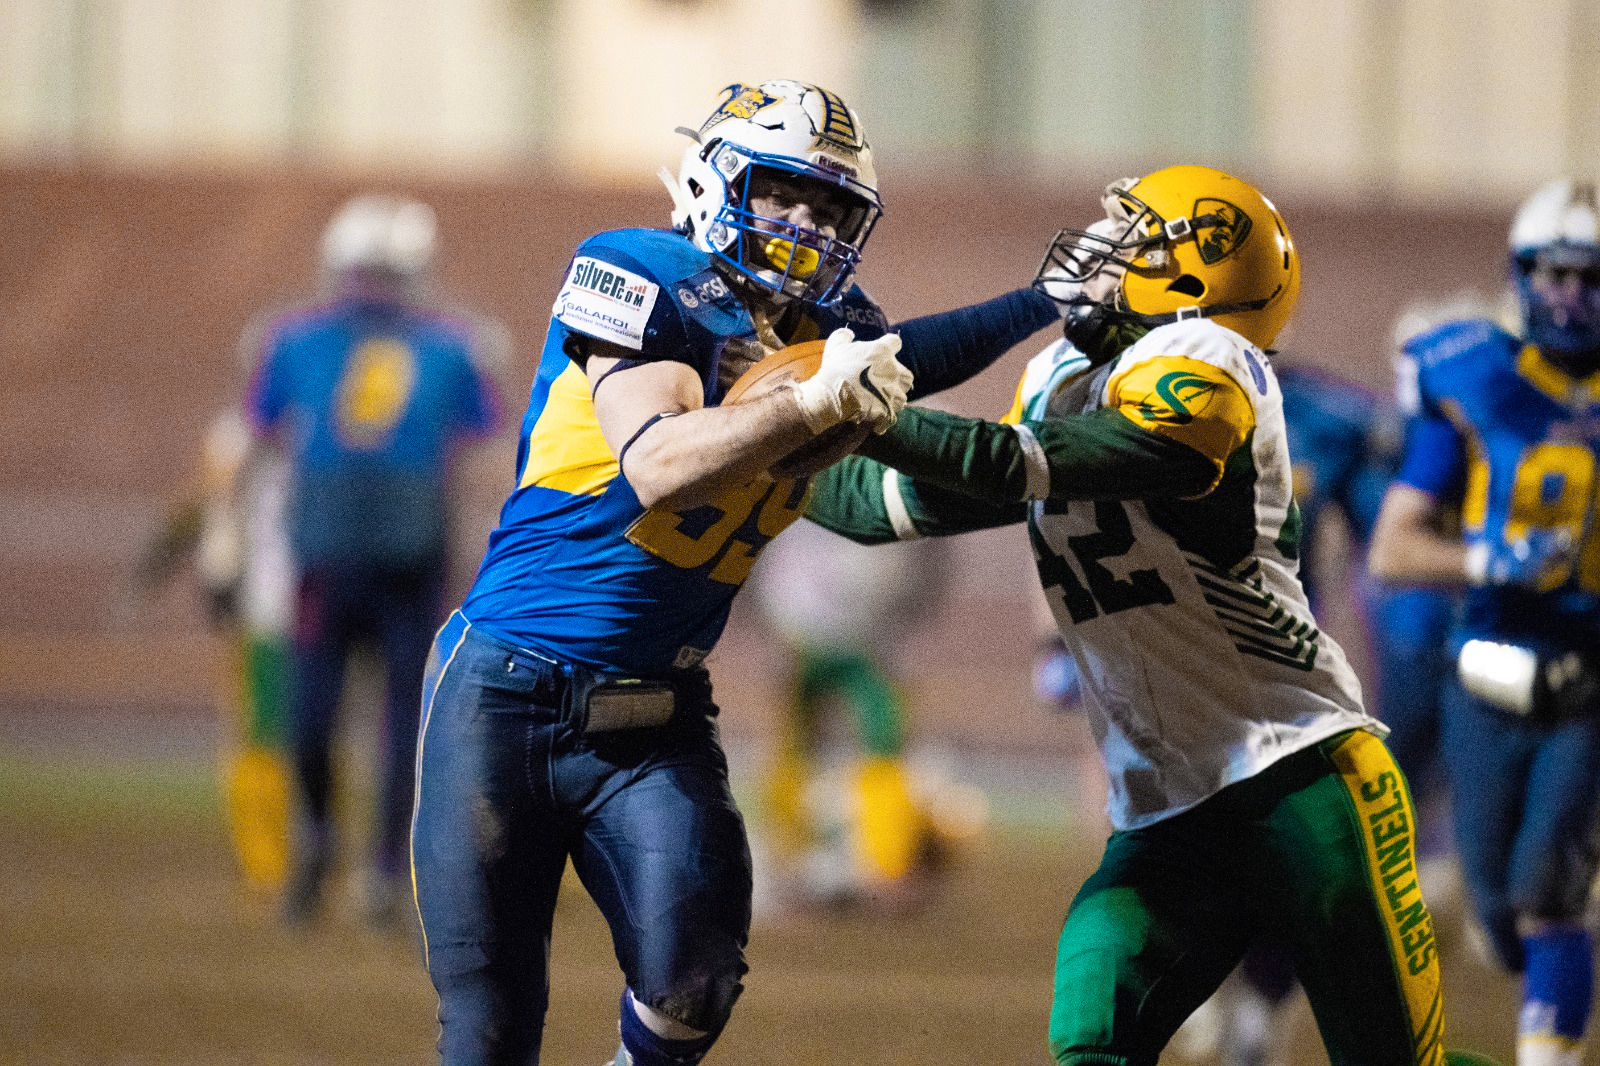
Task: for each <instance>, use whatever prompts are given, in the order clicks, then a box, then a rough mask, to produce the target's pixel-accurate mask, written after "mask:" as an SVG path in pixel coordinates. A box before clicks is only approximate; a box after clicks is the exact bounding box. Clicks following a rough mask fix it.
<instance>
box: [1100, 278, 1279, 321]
mask: <svg viewBox="0 0 1600 1066" xmlns="http://www.w3.org/2000/svg"><path fill="white" fill-rule="evenodd" d="M1282 291H1283V286H1281V285H1280V286H1278V288H1276V289H1274V290H1273V291H1272V295H1271V296H1264V297H1262V298H1261V299H1259V300H1239V301H1236V302H1234V303H1230V304H1211V305H1210V306H1209V307H1201V306H1199V305H1198V304H1197V305H1195V306H1194V307H1180V308H1178V309H1177V310H1176V311H1167V312H1164V313H1162V314H1159V315H1141V314H1139V313H1138V312H1136V311H1124V312H1119V313H1121V314H1126V315H1128V316H1129V317H1131V318H1134V319H1137V320H1138V321H1139V323H1140V324H1141V325H1144V326H1147V327H1149V328H1150V329H1155V328H1156V327H1157V326H1165V325H1168V324H1169V323H1172V322H1189V321H1191V320H1193V319H1196V318H1216V317H1217V316H1218V315H1231V314H1234V313H1236V312H1239V311H1259V310H1261V309H1262V308H1264V307H1266V306H1267V305H1268V304H1270V303H1271V302H1272V301H1273V299H1274V298H1276V297H1277V295H1278V293H1280V292H1282Z"/></svg>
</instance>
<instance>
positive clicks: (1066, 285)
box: [1033, 218, 1127, 315]
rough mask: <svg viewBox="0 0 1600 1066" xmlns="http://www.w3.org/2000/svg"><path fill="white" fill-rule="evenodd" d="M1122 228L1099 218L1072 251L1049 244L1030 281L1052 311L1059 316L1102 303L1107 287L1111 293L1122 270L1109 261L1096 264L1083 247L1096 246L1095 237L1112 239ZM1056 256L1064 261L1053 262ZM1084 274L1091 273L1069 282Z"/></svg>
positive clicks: (1115, 223) (1121, 225) (1108, 220)
mask: <svg viewBox="0 0 1600 1066" xmlns="http://www.w3.org/2000/svg"><path fill="white" fill-rule="evenodd" d="M1126 228H1127V226H1126V224H1125V223H1121V222H1118V221H1117V220H1116V219H1110V218H1102V219H1101V220H1100V221H1098V222H1096V223H1094V224H1093V225H1091V226H1090V227H1089V229H1088V230H1087V233H1088V234H1089V235H1090V236H1088V237H1083V238H1080V239H1079V243H1078V246H1077V247H1076V248H1073V249H1070V250H1069V249H1064V248H1062V249H1058V248H1057V247H1056V246H1055V245H1054V244H1052V245H1051V249H1050V254H1049V255H1047V256H1046V257H1045V264H1044V266H1042V267H1040V268H1039V275H1038V277H1036V278H1034V280H1033V287H1034V288H1035V289H1037V290H1039V291H1040V292H1042V293H1044V294H1045V295H1046V296H1048V297H1050V299H1052V300H1054V301H1055V303H1056V310H1057V311H1059V312H1060V313H1061V314H1063V315H1066V314H1067V313H1068V312H1069V311H1071V310H1072V309H1073V308H1075V307H1080V306H1083V305H1086V304H1094V303H1097V302H1100V301H1102V300H1103V299H1104V298H1105V296H1106V294H1107V292H1106V290H1108V288H1109V289H1112V290H1114V289H1115V287H1116V286H1115V283H1117V282H1120V281H1121V280H1122V275H1123V274H1124V273H1126V271H1125V269H1124V268H1123V267H1121V266H1119V265H1117V264H1116V263H1112V262H1105V263H1100V264H1097V263H1096V262H1095V257H1094V256H1092V255H1090V254H1087V253H1086V252H1085V245H1086V244H1096V245H1097V244H1098V243H1099V242H1098V241H1095V240H1094V239H1093V238H1096V237H1099V238H1104V239H1105V240H1106V241H1107V242H1109V241H1113V240H1116V239H1117V237H1118V236H1119V234H1120V233H1121V232H1122V231H1123V230H1124V229H1126ZM1057 254H1061V255H1063V256H1064V257H1065V262H1061V261H1060V260H1056V259H1055V256H1056V255H1057ZM1096 267H1098V272H1096ZM1085 274H1091V275H1093V277H1091V278H1090V279H1088V280H1073V279H1074V278H1077V279H1083V276H1084V275H1085ZM1102 277H1103V278H1104V280H1100V281H1099V282H1098V283H1095V280H1096V279H1097V278H1102ZM1091 289H1092V291H1091Z"/></svg>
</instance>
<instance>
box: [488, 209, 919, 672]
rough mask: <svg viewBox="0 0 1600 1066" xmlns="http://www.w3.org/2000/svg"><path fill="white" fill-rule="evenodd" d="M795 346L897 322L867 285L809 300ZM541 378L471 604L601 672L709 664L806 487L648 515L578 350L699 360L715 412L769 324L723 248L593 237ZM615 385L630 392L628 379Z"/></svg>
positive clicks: (512, 632) (754, 490)
mask: <svg viewBox="0 0 1600 1066" xmlns="http://www.w3.org/2000/svg"><path fill="white" fill-rule="evenodd" d="M805 312H806V314H805V315H804V316H803V317H802V318H801V320H800V321H799V322H798V323H796V324H795V326H794V328H793V329H792V330H791V336H789V337H788V338H786V340H787V341H788V342H789V343H798V342H800V341H804V340H809V339H813V338H816V337H823V336H827V335H828V334H829V333H831V332H832V331H833V330H834V329H836V328H838V327H840V326H846V325H848V326H849V327H850V328H851V329H853V330H854V331H855V333H856V335H857V336H858V337H860V338H862V339H871V338H873V337H877V336H880V335H882V334H883V332H884V331H885V329H886V327H887V323H886V322H885V320H884V318H883V314H882V312H881V311H879V310H878V308H877V306H876V305H875V304H874V303H873V302H872V301H871V300H870V299H869V298H868V297H867V296H866V295H864V294H863V293H862V292H861V291H860V289H858V288H854V287H852V288H851V290H850V291H849V292H848V293H847V294H846V295H845V296H844V297H843V298H842V299H841V300H839V301H838V302H837V303H835V304H832V305H830V306H829V307H826V308H817V307H808V308H806V309H805ZM553 315H554V317H553V319H552V321H551V323H550V330H549V332H548V334H547V335H546V337H545V345H544V351H543V354H542V355H541V357H540V361H539V371H538V374H537V376H536V377H535V378H534V382H533V389H532V394H531V396H530V397H529V401H528V411H527V414H526V415H524V416H523V420H522V440H521V444H520V445H519V447H518V451H517V473H516V477H517V481H516V486H515V488H513V490H512V492H511V496H510V498H509V499H507V500H506V503H505V506H504V507H503V508H502V510H501V512H500V524H499V527H498V528H497V529H496V530H495V531H494V533H493V534H491V536H490V538H489V550H488V553H487V554H486V555H485V556H484V560H483V565H482V567H481V568H480V569H479V571H478V578H477V581H476V582H475V583H474V585H473V588H472V591H471V592H470V593H469V594H468V596H467V600H466V602H465V603H464V604H463V605H462V613H463V614H465V615H466V617H467V618H468V619H469V620H471V621H472V623H473V624H474V625H479V626H483V627H485V628H486V629H487V630H489V631H491V632H494V633H497V634H499V635H500V636H502V637H504V638H506V639H509V640H511V641H513V642H514V643H516V644H518V645H520V646H523V647H527V648H530V649H532V650H534V651H537V652H541V653H543V654H547V655H549V656H551V657H552V658H556V659H562V660H566V661H569V662H577V663H581V664H583V665H585V666H588V667H590V668H593V669H599V670H611V671H618V672H623V673H629V674H640V675H651V674H660V673H662V672H664V671H667V670H670V669H673V668H684V667H690V666H694V665H697V664H698V663H699V662H700V661H701V660H702V659H704V658H705V656H706V654H707V653H708V652H709V651H710V649H711V647H712V646H713V645H714V644H715V643H716V640H717V638H718V636H720V635H721V633H722V628H723V626H724V625H725V624H726V622H727V618H728V610H729V608H730V607H731V605H732V602H733V596H734V594H735V593H736V592H737V591H738V590H739V586H740V585H741V584H742V583H743V582H744V580H745V578H746V577H747V576H748V575H749V573H750V568H751V566H752V565H753V564H754V563H755V560H756V556H757V555H758V554H759V553H760V551H761V549H762V548H763V547H764V546H765V545H766V544H767V542H768V541H770V540H771V539H772V538H773V537H774V536H776V535H777V534H778V533H780V532H781V531H782V530H783V529H785V528H786V527H788V526H789V525H790V524H791V523H792V522H794V521H795V520H796V519H797V518H799V517H800V514H801V512H802V511H803V509H804V505H805V496H806V489H807V486H806V483H805V482H804V481H803V480H801V481H797V480H794V479H789V478H785V479H781V480H777V481H773V480H771V479H768V478H760V479H758V480H756V481H754V482H752V483H750V484H749V485H745V486H743V487H740V488H735V489H731V490H729V491H728V492H726V493H724V494H723V495H722V497H721V498H719V499H717V500H716V501H715V502H713V503H709V504H705V505H703V506H700V507H692V508H688V509H686V510H683V511H668V510H664V509H659V508H656V509H651V508H646V507H644V506H643V505H642V504H640V502H639V497H638V495H637V494H635V492H634V490H633V486H631V485H630V484H629V483H628V479H627V476H626V475H625V474H623V472H622V471H621V470H620V469H619V467H618V464H617V460H616V457H615V456H614V455H613V454H612V451H611V448H610V446H609V445H607V443H606V440H605V438H604V437H603V436H602V435H601V432H600V425H599V422H598V421H597V419H596V417H595V411H594V405H593V403H592V402H591V399H590V389H589V379H588V377H587V375H586V374H585V373H584V371H583V370H582V369H581V368H580V367H579V365H578V364H577V363H576V362H574V360H573V358H572V357H571V356H570V355H569V352H571V353H573V354H579V352H580V350H581V349H580V346H581V344H582V343H583V341H582V338H585V337H591V338H598V339H600V340H604V341H609V342H611V343H612V344H615V345H618V346H621V347H623V348H626V349H629V350H630V351H632V352H635V353H637V354H636V356H635V358H636V359H637V360H638V361H639V362H641V363H642V362H651V361H656V360H672V361H675V362H680V363H684V364H687V365H688V366H691V367H693V368H694V370H695V371H696V373H697V374H698V375H699V377H700V382H701V386H702V388H703V389H704V400H705V404H706V405H707V406H714V405H715V404H716V403H718V402H719V401H720V400H721V399H722V394H723V392H724V391H725V390H726V387H727V385H728V384H730V382H728V381H726V380H725V378H726V375H725V374H723V375H719V373H718V371H719V368H720V367H721V364H722V361H723V356H724V355H725V354H729V355H737V356H738V357H739V360H740V363H741V365H742V363H743V360H744V359H747V358H749V357H750V356H751V355H759V354H761V351H762V349H761V348H760V346H759V343H758V342H757V340H756V329H755V324H754V323H753V322H752V321H751V318H750V314H749V312H748V311H747V310H746V308H745V306H744V304H743V302H742V301H740V299H739V298H738V297H737V296H736V295H735V294H734V292H733V290H732V289H731V288H730V287H729V285H728V283H727V282H726V281H725V280H724V279H723V277H722V275H721V274H719V273H718V272H717V271H716V270H714V269H713V268H712V264H711V257H710V256H709V255H708V254H706V253H705V252H702V251H700V250H699V249H697V248H696V247H695V246H694V245H693V244H692V243H690V241H689V240H688V239H686V238H684V237H680V236H677V235H675V234H673V233H670V232H666V231H661V230H619V231H615V232H610V233H602V234H599V235H598V236H595V237H591V238H589V239H588V240H587V241H585V242H584V243H583V244H582V245H580V246H579V248H578V251H577V254H576V255H575V256H574V258H573V261H572V265H571V266H570V267H569V268H568V272H567V277H566V280H565V282H563V284H562V286H561V291H560V294H559V295H558V296H557V298H556V304H555V308H554V312H553ZM602 387H603V388H608V389H615V388H623V389H625V388H628V387H629V383H628V375H626V374H621V375H619V376H617V377H616V378H615V379H614V380H610V381H607V382H606V383H605V384H604V385H603V386H602Z"/></svg>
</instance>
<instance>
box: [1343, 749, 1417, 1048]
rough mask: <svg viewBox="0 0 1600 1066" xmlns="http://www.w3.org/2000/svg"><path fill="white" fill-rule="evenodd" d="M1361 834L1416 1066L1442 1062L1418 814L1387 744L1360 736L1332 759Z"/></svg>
mask: <svg viewBox="0 0 1600 1066" xmlns="http://www.w3.org/2000/svg"><path fill="white" fill-rule="evenodd" d="M1331 757H1332V760H1333V764H1334V767H1335V768H1336V769H1337V770H1338V771H1339V778H1340V780H1341V781H1342V782H1343V784H1344V787H1345V789H1346V790H1347V791H1348V792H1349V793H1350V800H1351V802H1352V803H1353V804H1354V805H1355V811H1356V816H1357V817H1358V818H1359V819H1360V824H1361V827H1362V833H1361V840H1362V844H1363V845H1364V850H1365V851H1366V855H1367V873H1368V875H1369V876H1370V877H1371V880H1372V894H1373V896H1374V897H1375V898H1376V901H1377V904H1378V910H1379V911H1380V912H1381V913H1382V914H1383V919H1384V928H1385V929H1386V930H1387V932H1388V934H1389V949H1390V952H1391V953H1392V956H1393V958H1394V966H1395V976H1396V977H1397V978H1398V979H1399V981H1400V988H1401V991H1402V993H1403V994H1404V995H1405V1001H1406V1012H1407V1014H1408V1015H1409V1016H1410V1019H1411V1039H1412V1046H1413V1047H1414V1048H1415V1049H1416V1059H1415V1061H1416V1062H1417V1063H1418V1066H1442V1064H1443V1063H1444V1009H1443V1005H1442V1000H1441V997H1440V991H1439V961H1438V957H1437V956H1438V944H1437V942H1436V941H1435V939H1434V931H1433V916H1432V915H1431V914H1429V913H1428V905H1427V904H1426V903H1424V902H1423V900H1422V889H1421V888H1420V887H1419V886H1418V884H1417V860H1416V856H1417V851H1416V834H1415V827H1416V824H1417V819H1416V814H1415V812H1414V811H1413V810H1412V807H1411V796H1410V794H1409V793H1408V792H1407V790H1406V783H1405V778H1403V777H1402V776H1401V775H1400V768H1399V767H1398V766H1396V765H1395V761H1394V757H1393V756H1392V755H1390V754H1389V749H1388V748H1386V747H1384V745H1383V741H1381V740H1379V739H1378V738H1377V737H1375V736H1373V735H1372V734H1371V733H1367V732H1364V731H1357V732H1354V733H1351V734H1350V735H1349V737H1348V738H1347V739H1346V740H1345V741H1344V742H1343V743H1342V744H1340V745H1339V746H1338V747H1337V748H1335V749H1334V750H1333V752H1332V755H1331Z"/></svg>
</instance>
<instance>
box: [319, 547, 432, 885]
mask: <svg viewBox="0 0 1600 1066" xmlns="http://www.w3.org/2000/svg"><path fill="white" fill-rule="evenodd" d="M444 569H445V568H444V563H443V561H442V560H440V561H438V562H434V563H430V564H426V565H422V566H418V567H408V568H403V569H394V568H387V567H369V566H341V567H331V566H330V567H313V568H308V569H307V570H306V571H305V572H304V573H302V575H301V578H300V586H299V595H298V600H297V603H296V617H295V636H294V646H293V649H294V650H293V656H294V658H293V672H292V680H291V686H292V688H291V693H292V695H291V701H290V715H289V744H290V752H291V756H292V760H293V764H294V771H295V781H296V791H297V793H298V800H299V805H300V817H301V820H302V825H301V834H302V836H303V839H301V840H300V841H299V842H298V846H299V847H300V848H301V849H302V850H307V849H316V850H321V849H325V848H326V847H327V845H328V843H329V841H330V839H331V833H332V827H331V823H330V819H331V813H332V812H331V807H332V802H333V792H334V780H333V766H334V762H333V744H334V737H335V734H336V732H337V727H338V717H339V702H340V697H341V695H342V693H343V690H344V676H345V665H346V663H347V662H348V660H349V657H350V652H351V650H352V648H353V647H354V645H355V643H356V642H357V641H358V640H360V639H362V638H371V639H374V640H375V641H376V643H377V646H378V650H379V652H380V653H381V655H382V658H383V665H384V708H383V724H382V729H381V733H380V738H379V750H378V752H377V758H378V781H377V789H376V803H377V809H376V813H375V817H374V819H373V835H374V840H373V858H372V862H373V865H374V867H375V869H376V870H377V872H378V874H379V875H380V876H381V877H384V878H395V877H403V876H404V875H405V871H406V833H407V830H408V829H409V826H410V821H411V788H412V780H413V777H414V773H413V769H414V768H413V763H412V759H413V757H414V752H415V749H416V736H417V708H418V706H419V704H420V703H421V694H422V672H423V669H424V668H425V666H426V664H427V660H428V649H429V647H430V646H431V644H432V639H433V632H434V630H435V629H436V628H437V627H438V624H439V615H440V597H441V595H442V589H443V586H444ZM302 858H314V856H302Z"/></svg>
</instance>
